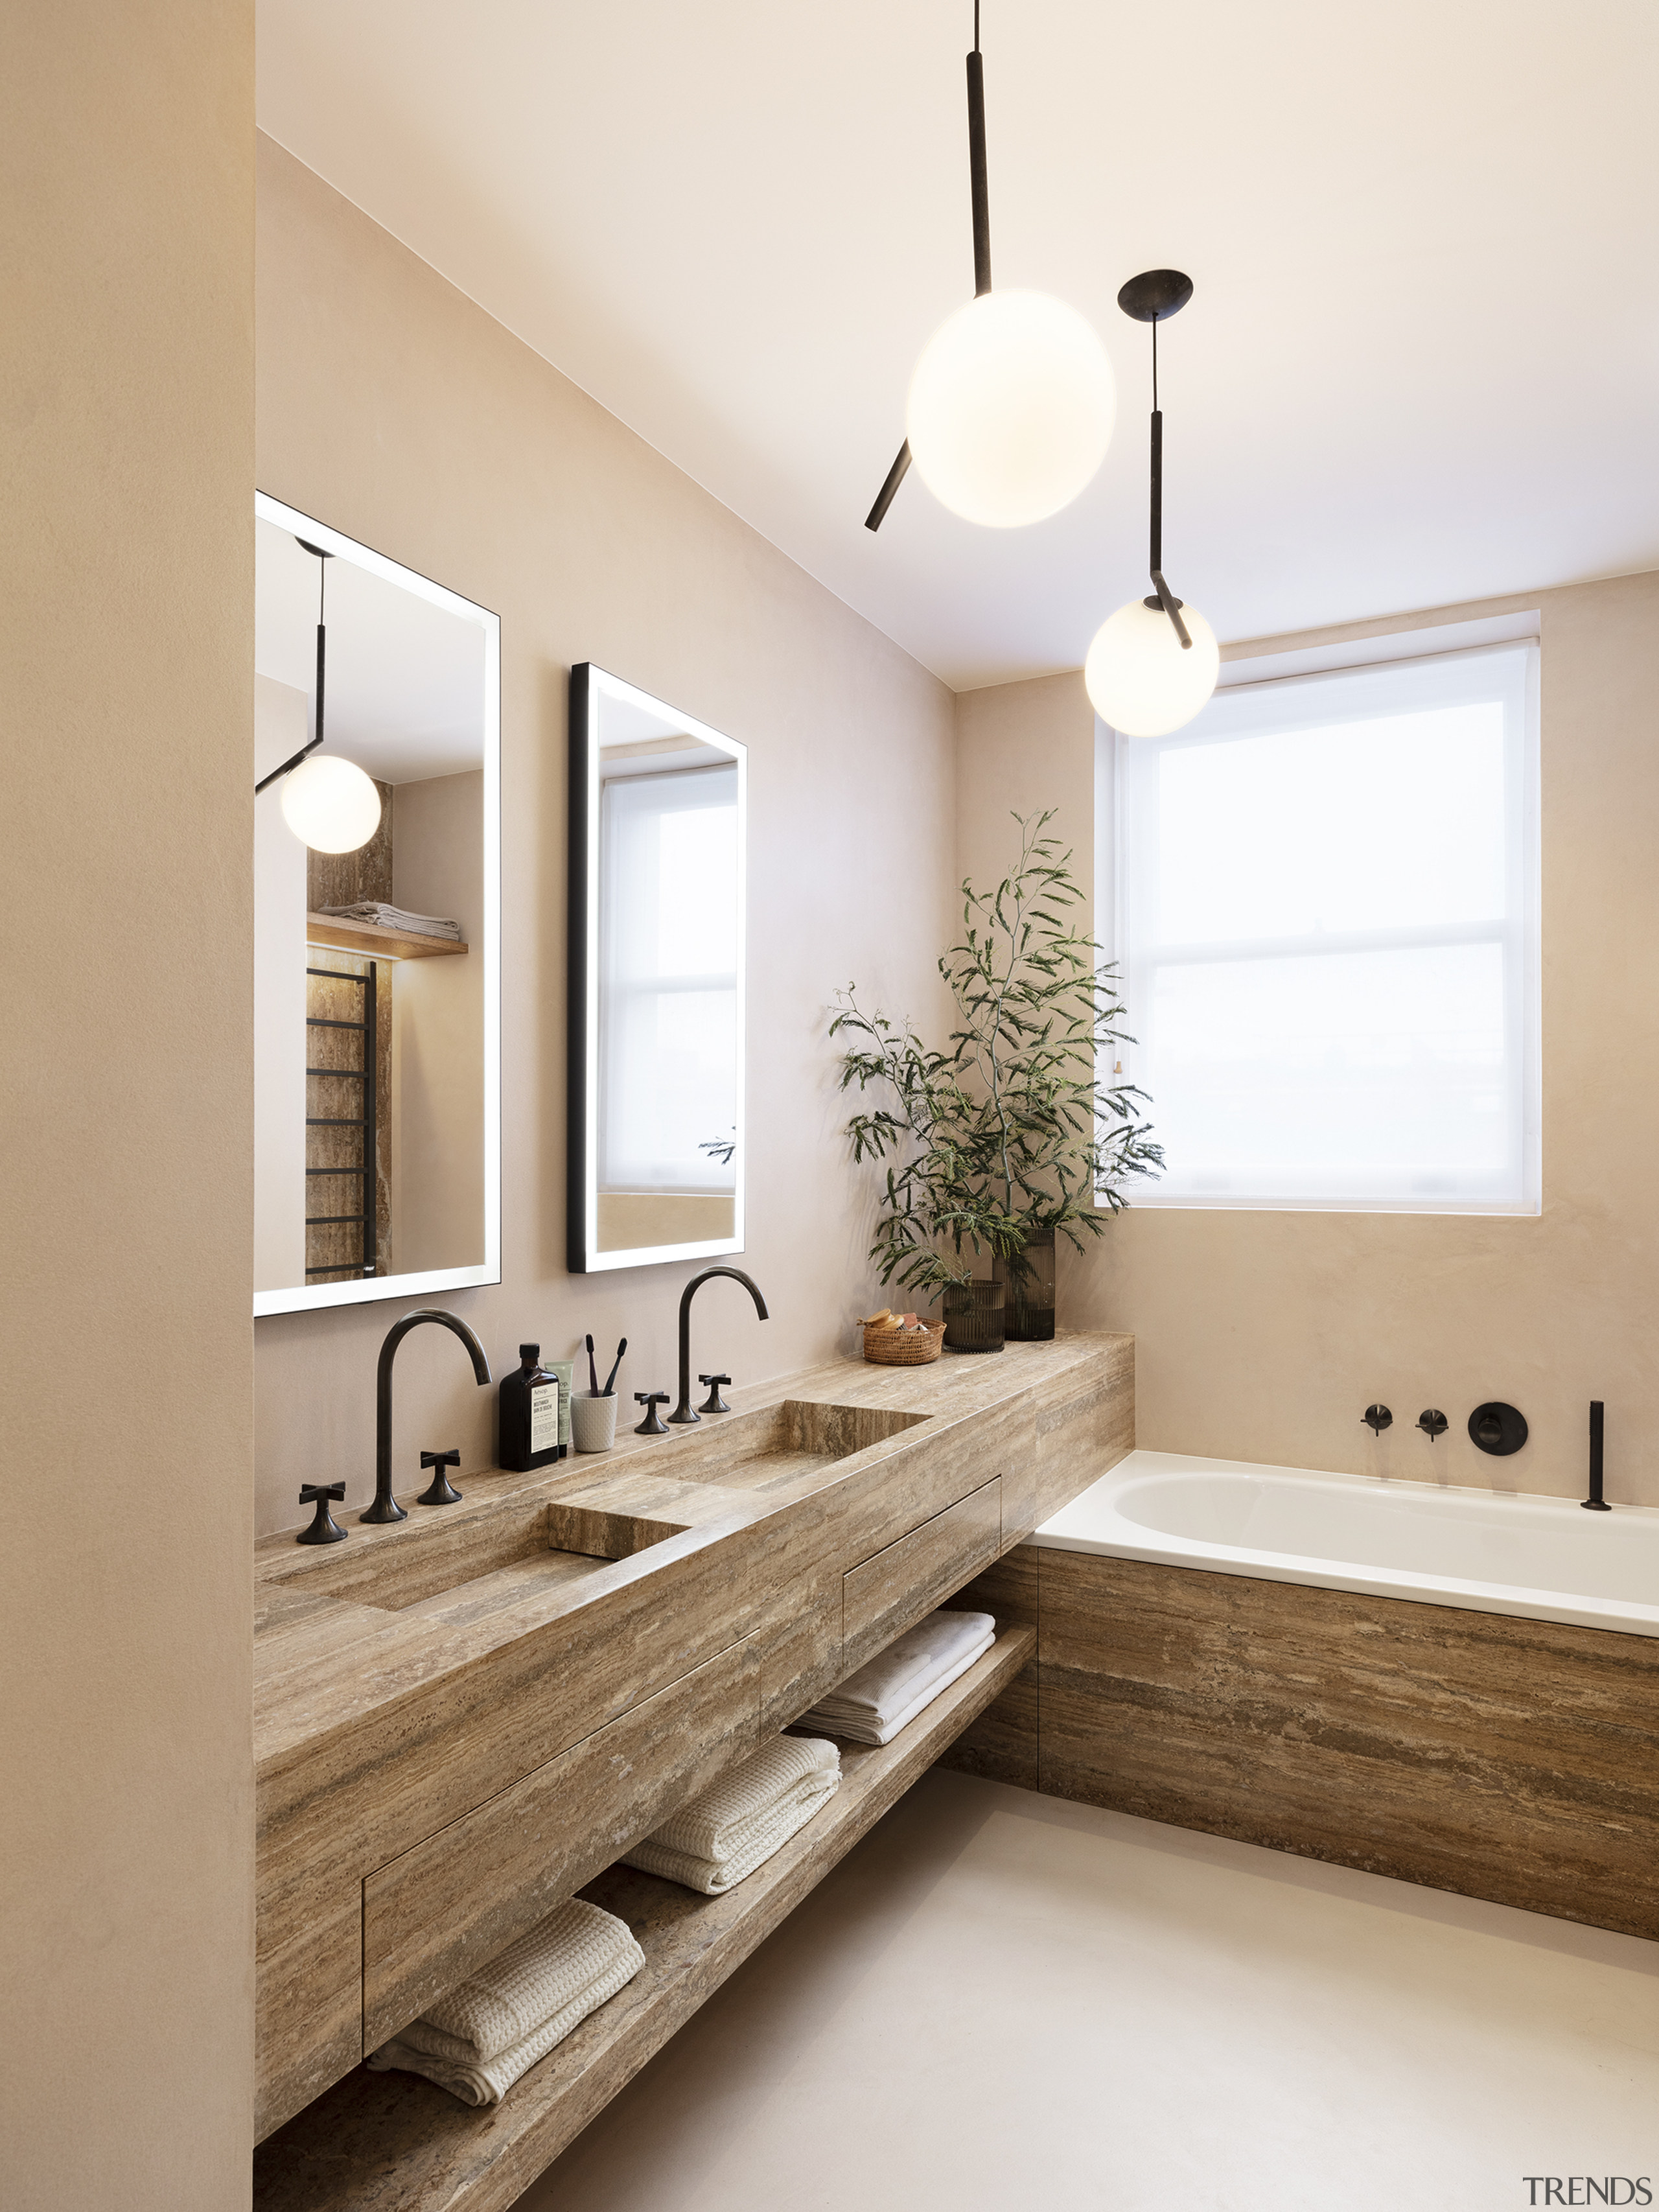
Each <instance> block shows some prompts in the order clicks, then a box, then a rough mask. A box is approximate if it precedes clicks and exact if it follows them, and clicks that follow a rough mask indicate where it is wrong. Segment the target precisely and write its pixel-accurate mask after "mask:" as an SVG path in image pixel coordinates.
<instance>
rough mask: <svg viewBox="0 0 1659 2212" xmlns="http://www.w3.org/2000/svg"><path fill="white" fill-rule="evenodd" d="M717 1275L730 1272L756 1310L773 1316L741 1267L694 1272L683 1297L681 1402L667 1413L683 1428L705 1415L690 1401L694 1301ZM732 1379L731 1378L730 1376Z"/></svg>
mask: <svg viewBox="0 0 1659 2212" xmlns="http://www.w3.org/2000/svg"><path fill="white" fill-rule="evenodd" d="M716 1275H730V1277H731V1278H732V1281H733V1282H734V1283H741V1284H742V1285H743V1287H744V1290H745V1291H748V1293H749V1295H750V1297H751V1298H753V1300H754V1301H755V1311H756V1312H757V1314H758V1315H759V1316H760V1317H761V1319H762V1320H763V1321H770V1320H771V1318H772V1316H771V1315H770V1314H769V1313H768V1312H767V1310H766V1301H765V1299H764V1298H763V1297H762V1296H761V1294H760V1289H759V1286H758V1285H757V1284H755V1283H751V1282H750V1279H749V1278H748V1276H747V1275H745V1274H744V1272H743V1270H742V1268H741V1267H705V1268H704V1269H703V1271H702V1274H700V1275H693V1276H692V1278H691V1279H690V1282H689V1283H688V1284H687V1285H686V1286H685V1289H684V1291H683V1292H682V1293H681V1297H680V1402H679V1404H678V1406H676V1407H675V1408H674V1410H673V1412H672V1413H671V1414H670V1415H669V1416H668V1418H669V1419H670V1420H671V1421H678V1423H679V1425H680V1426H681V1427H682V1428H689V1427H690V1425H691V1424H692V1423H693V1422H694V1421H697V1420H700V1419H702V1415H701V1414H700V1413H698V1412H697V1410H696V1407H695V1406H693V1404H692V1403H691V1301H692V1299H693V1298H694V1297H696V1293H697V1292H698V1291H700V1290H701V1289H702V1286H703V1285H704V1284H705V1283H709V1282H713V1280H714V1277H715V1276H716ZM728 1379H729V1378H728Z"/></svg>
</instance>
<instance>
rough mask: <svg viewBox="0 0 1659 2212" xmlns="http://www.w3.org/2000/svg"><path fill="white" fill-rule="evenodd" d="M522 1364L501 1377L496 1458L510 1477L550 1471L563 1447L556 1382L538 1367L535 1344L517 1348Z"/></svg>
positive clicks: (539, 1359) (538, 1351) (538, 1353)
mask: <svg viewBox="0 0 1659 2212" xmlns="http://www.w3.org/2000/svg"><path fill="white" fill-rule="evenodd" d="M519 1358H520V1360H521V1361H522V1362H523V1364H522V1365H521V1366H520V1367H519V1368H517V1369H515V1370H514V1371H513V1373H512V1374H511V1375H504V1376H502V1377H501V1443H500V1447H499V1449H498V1451H497V1457H498V1458H499V1460H500V1462H501V1465H502V1466H503V1467H504V1468H507V1469H508V1470H509V1471H510V1472H511V1473H512V1474H529V1473H530V1471H531V1469H532V1468H538V1467H550V1466H551V1465H552V1464H553V1462H554V1461H555V1460H556V1459H562V1458H563V1457H564V1455H565V1451H566V1449H567V1447H566V1446H565V1445H563V1444H562V1443H560V1442H559V1378H558V1376H556V1375H555V1374H553V1373H552V1372H551V1371H550V1370H549V1369H548V1368H545V1367H544V1366H543V1365H542V1348H541V1346H540V1345H539V1344H521V1345H520V1346H519Z"/></svg>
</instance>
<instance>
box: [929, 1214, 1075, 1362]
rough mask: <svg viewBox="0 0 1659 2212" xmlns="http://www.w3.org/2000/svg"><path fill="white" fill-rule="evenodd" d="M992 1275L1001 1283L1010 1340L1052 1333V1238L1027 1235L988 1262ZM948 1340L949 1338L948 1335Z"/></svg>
mask: <svg viewBox="0 0 1659 2212" xmlns="http://www.w3.org/2000/svg"><path fill="white" fill-rule="evenodd" d="M991 1279H992V1280H993V1281H994V1282H998V1283H1000V1284H1002V1285H1003V1286H1004V1289H1005V1291H1006V1297H1005V1298H1004V1301H1003V1327H1004V1330H1005V1333H1006V1335H1007V1337H1008V1339H1009V1340H1010V1341H1011V1342H1012V1343H1018V1344H1032V1343H1046V1342H1047V1341H1048V1339H1049V1338H1050V1337H1052V1336H1053V1334H1054V1232H1053V1231H1052V1230H1051V1231H1049V1233H1048V1236H1046V1237H1028V1238H1027V1239H1026V1241H1025V1246H1024V1250H1022V1251H1019V1252H1017V1253H1016V1254H1015V1255H1014V1256H1013V1257H1012V1259H1010V1260H1004V1259H1001V1258H997V1259H994V1260H993V1261H992V1262H991ZM945 1341H946V1342H947V1343H948V1342H949V1341H950V1339H949V1338H948V1337H947V1338H946V1339H945Z"/></svg>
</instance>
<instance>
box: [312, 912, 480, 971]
mask: <svg viewBox="0 0 1659 2212" xmlns="http://www.w3.org/2000/svg"><path fill="white" fill-rule="evenodd" d="M306 943H307V945H324V946H326V947H327V949H328V950H329V951H331V952H364V953H367V954H368V956H369V957H370V958H371V959H374V960H435V959H438V958H439V957H441V956H442V955H443V954H445V953H447V952H465V951H466V949H467V948H466V945H465V941H464V940H462V939H457V938H453V937H423V936H421V935H419V934H418V933H416V932H415V931H414V930H408V929H383V928H382V927H380V923H379V922H378V921H343V920H342V919H341V917H340V916H339V915H337V914H308V915H307V916H306Z"/></svg>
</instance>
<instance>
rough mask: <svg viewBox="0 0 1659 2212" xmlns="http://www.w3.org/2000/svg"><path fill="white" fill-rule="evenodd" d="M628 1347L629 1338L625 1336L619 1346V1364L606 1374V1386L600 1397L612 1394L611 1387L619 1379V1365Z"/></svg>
mask: <svg viewBox="0 0 1659 2212" xmlns="http://www.w3.org/2000/svg"><path fill="white" fill-rule="evenodd" d="M627 1349H628V1339H627V1338H626V1337H623V1340H622V1342H621V1343H620V1344H619V1345H618V1346H617V1366H616V1367H613V1368H612V1369H611V1372H610V1373H609V1374H608V1375H607V1376H605V1388H604V1389H603V1390H601V1391H600V1393H599V1395H600V1397H602V1398H608V1397H609V1396H610V1395H611V1389H612V1387H613V1385H614V1384H615V1383H616V1380H617V1367H620V1366H621V1365H622V1356H623V1352H626V1351H627Z"/></svg>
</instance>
